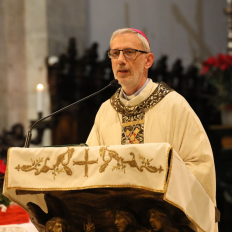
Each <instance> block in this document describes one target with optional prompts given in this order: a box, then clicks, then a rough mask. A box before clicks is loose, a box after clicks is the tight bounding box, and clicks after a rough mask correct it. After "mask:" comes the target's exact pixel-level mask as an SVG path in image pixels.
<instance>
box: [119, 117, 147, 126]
mask: <svg viewBox="0 0 232 232" xmlns="http://www.w3.org/2000/svg"><path fill="white" fill-rule="evenodd" d="M144 122H145V120H144V119H142V120H139V121H133V122H125V123H122V126H123V127H126V126H134V125H136V124H142V123H144Z"/></svg>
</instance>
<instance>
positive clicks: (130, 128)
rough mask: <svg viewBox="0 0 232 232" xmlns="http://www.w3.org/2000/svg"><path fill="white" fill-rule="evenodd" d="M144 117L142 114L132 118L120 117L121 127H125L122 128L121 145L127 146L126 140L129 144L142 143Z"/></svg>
mask: <svg viewBox="0 0 232 232" xmlns="http://www.w3.org/2000/svg"><path fill="white" fill-rule="evenodd" d="M144 117H145V113H144V112H143V113H141V114H139V115H132V116H126V115H122V125H125V126H123V128H122V138H121V144H122V145H123V144H127V141H128V138H129V139H130V141H129V143H130V144H140V143H144V121H145V120H144ZM124 131H125V133H124Z"/></svg>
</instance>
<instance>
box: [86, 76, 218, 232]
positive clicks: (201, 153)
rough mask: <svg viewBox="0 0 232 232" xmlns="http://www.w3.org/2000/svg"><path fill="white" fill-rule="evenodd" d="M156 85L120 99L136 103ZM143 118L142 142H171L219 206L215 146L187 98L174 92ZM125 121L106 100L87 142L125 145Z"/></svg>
mask: <svg viewBox="0 0 232 232" xmlns="http://www.w3.org/2000/svg"><path fill="white" fill-rule="evenodd" d="M157 88H158V84H157V83H154V82H152V80H150V81H149V83H148V84H147V86H146V87H145V88H144V89H143V90H142V91H141V93H140V94H139V95H138V96H135V97H134V98H133V99H131V100H130V101H127V100H125V99H124V98H123V94H122V90H121V92H120V94H119V99H120V101H121V103H122V104H123V105H124V106H125V107H127V106H129V107H131V106H137V105H138V104H140V103H141V102H143V101H145V100H146V99H147V98H148V97H149V96H150V95H151V94H152V93H153V92H154V90H155V89H157ZM143 119H144V121H143V122H144V124H143V136H144V138H143V139H144V140H143V142H144V143H164V142H167V143H169V144H171V146H172V147H173V151H174V152H175V153H176V155H177V154H178V155H179V156H180V157H181V159H182V160H183V161H184V162H185V164H186V166H187V167H188V168H189V170H190V171H191V172H192V173H193V175H194V176H195V177H196V178H197V180H198V181H199V182H200V183H201V185H202V186H203V188H204V189H205V191H206V192H207V194H208V195H209V197H210V198H211V200H212V201H213V202H214V204H215V205H216V200H215V195H216V180H215V167H214V158H213V154H212V149H211V146H210V143H209V140H208V137H207V135H206V133H205V130H204V128H203V126H202V124H201V122H200V120H199V118H198V117H197V115H196V114H195V113H194V111H193V110H192V108H191V107H190V106H189V104H188V103H187V101H186V100H185V99H184V98H183V97H182V96H181V95H180V94H178V93H177V92H175V91H171V92H169V93H168V94H167V95H165V96H164V97H163V98H162V99H161V100H160V101H159V102H157V104H155V105H154V106H152V107H150V108H149V109H147V110H146V111H145V115H144V118H143ZM122 124H123V123H122V114H121V113H119V112H117V111H116V110H115V108H113V106H112V104H111V101H110V99H109V100H107V101H106V102H104V103H103V104H102V105H101V107H100V109H99V111H98V113H97V115H96V119H95V123H94V126H93V128H92V130H91V133H90V135H89V137H88V139H87V142H86V143H87V144H88V145H89V146H100V145H118V144H122V135H123V134H125V133H124V132H125V131H124V132H123V130H122ZM132 133H133V131H132ZM215 231H217V226H215Z"/></svg>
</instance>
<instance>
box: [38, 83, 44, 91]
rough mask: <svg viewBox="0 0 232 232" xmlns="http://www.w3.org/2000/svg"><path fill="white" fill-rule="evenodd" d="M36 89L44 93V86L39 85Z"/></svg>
mask: <svg viewBox="0 0 232 232" xmlns="http://www.w3.org/2000/svg"><path fill="white" fill-rule="evenodd" d="M36 89H37V90H38V91H43V90H44V86H43V85H42V84H38V85H37V86H36Z"/></svg>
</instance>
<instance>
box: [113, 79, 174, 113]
mask: <svg viewBox="0 0 232 232" xmlns="http://www.w3.org/2000/svg"><path fill="white" fill-rule="evenodd" d="M120 91H121V88H120V89H118V90H117V91H116V93H115V94H114V95H113V96H112V97H111V98H110V103H111V105H112V107H113V108H114V109H115V110H116V111H117V112H118V113H120V114H122V115H127V116H132V115H138V114H141V113H142V112H146V111H147V110H149V109H150V108H152V107H153V106H155V105H156V104H157V103H158V102H160V101H161V100H162V99H163V98H164V97H165V96H166V95H167V94H168V93H170V92H171V91H173V89H171V88H170V87H169V86H168V85H167V84H165V83H164V82H161V83H159V85H158V86H157V88H156V89H155V90H154V91H153V93H152V94H151V95H150V96H149V97H148V98H147V99H146V100H144V101H143V102H141V103H139V104H138V105H135V106H124V105H123V104H122V103H121V101H120V98H119V94H120Z"/></svg>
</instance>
